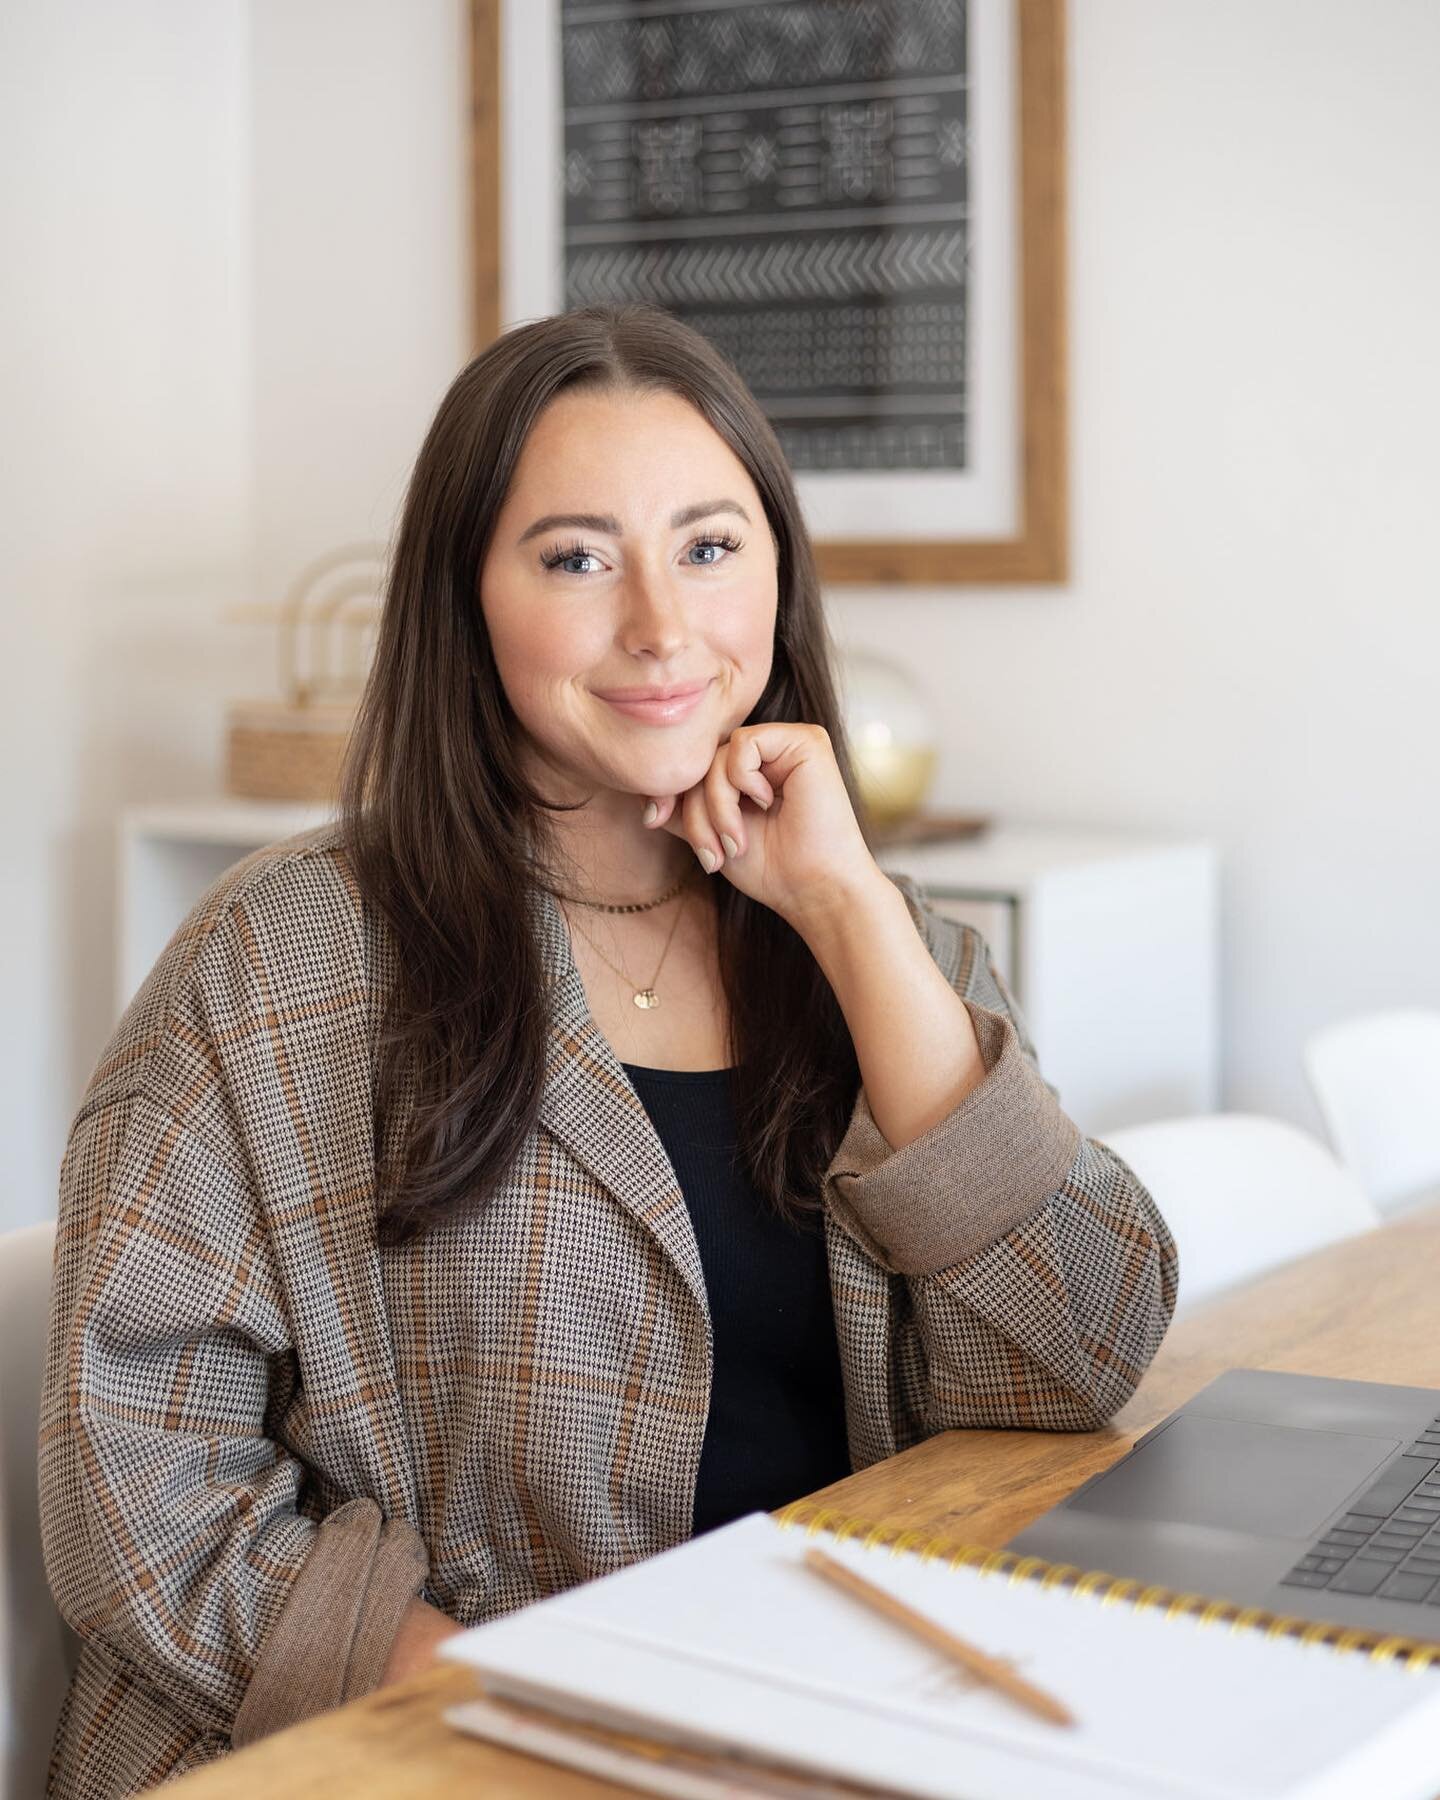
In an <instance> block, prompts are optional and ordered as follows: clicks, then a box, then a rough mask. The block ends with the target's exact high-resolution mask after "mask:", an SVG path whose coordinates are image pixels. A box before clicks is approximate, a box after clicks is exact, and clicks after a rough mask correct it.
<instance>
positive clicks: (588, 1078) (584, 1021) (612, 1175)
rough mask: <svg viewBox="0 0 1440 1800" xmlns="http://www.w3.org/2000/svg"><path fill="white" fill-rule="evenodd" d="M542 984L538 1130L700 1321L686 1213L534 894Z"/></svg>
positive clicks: (694, 1251) (542, 897)
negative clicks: (630, 1232)
mask: <svg viewBox="0 0 1440 1800" xmlns="http://www.w3.org/2000/svg"><path fill="white" fill-rule="evenodd" d="M533 906H534V918H535V924H536V928H537V932H538V936H539V940H540V948H541V955H542V957H543V959H544V967H545V975H546V980H547V982H548V984H549V1001H550V1034H549V1049H548V1054H547V1057H546V1068H545V1089H544V1093H543V1094H542V1096H541V1101H540V1123H541V1124H542V1125H543V1126H544V1127H545V1129H546V1130H547V1131H549V1132H550V1133H551V1134H552V1136H554V1137H555V1138H557V1139H558V1140H559V1141H560V1143H562V1144H563V1145H564V1146H565V1148H566V1149H567V1150H568V1151H569V1152H570V1154H571V1155H572V1156H573V1157H574V1158H575V1160H576V1161H577V1162H578V1163H579V1164H580V1165H581V1166H582V1168H584V1169H586V1170H588V1171H589V1173H590V1174H591V1175H593V1176H594V1177H595V1179H596V1180H597V1181H599V1182H601V1183H602V1184H603V1185H604V1186H605V1187H606V1188H607V1189H608V1190H609V1192H610V1193H611V1194H612V1195H613V1196H614V1198H615V1200H616V1201H617V1202H618V1204H619V1205H621V1206H622V1207H624V1209H625V1210H626V1212H628V1213H630V1214H631V1215H632V1216H633V1217H634V1218H635V1219H637V1220H638V1221H639V1223H640V1224H641V1225H642V1226H643V1227H644V1228H645V1230H646V1231H647V1232H649V1233H650V1234H651V1235H652V1236H653V1237H654V1238H655V1239H656V1241H657V1242H658V1243H659V1245H660V1248H661V1249H662V1251H663V1252H664V1253H665V1255H667V1256H668V1257H669V1258H670V1259H671V1261H672V1262H673V1263H674V1264H675V1265H676V1267H677V1268H678V1269H679V1271H680V1274H681V1275H682V1276H683V1278H684V1281H685V1284H686V1286H687V1287H688V1288H689V1289H690V1291H691V1293H692V1294H693V1295H694V1297H695V1299H696V1301H697V1302H698V1304H699V1306H700V1310H701V1311H702V1313H704V1314H705V1315H706V1316H707V1317H708V1316H709V1302H708V1300H707V1298H706V1293H705V1276H704V1272H703V1270H702V1269H701V1266H700V1252H699V1249H698V1248H697V1246H696V1243H695V1232H694V1228H693V1226H692V1225H691V1223H690V1214H689V1211H688V1209H687V1207H686V1205H685V1201H684V1197H683V1196H682V1194H681V1192H680V1183H679V1181H678V1180H677V1179H676V1175H675V1170H674V1168H673V1166H672V1164H671V1162H670V1158H669V1157H668V1156H667V1155H666V1153H665V1146H664V1145H663V1144H662V1143H661V1142H660V1138H659V1135H658V1134H657V1132H656V1130H655V1127H654V1126H653V1125H652V1124H651V1122H650V1115H649V1114H648V1113H647V1112H646V1110H645V1107H644V1103H643V1102H642V1101H641V1099H640V1096H639V1095H638V1094H637V1093H636V1092H635V1089H634V1088H633V1086H632V1085H631V1083H630V1078H629V1076H627V1075H626V1073H625V1070H624V1069H623V1068H622V1067H621V1064H620V1060H619V1058H618V1057H617V1056H616V1054H615V1052H614V1050H613V1049H612V1048H611V1045H610V1041H609V1039H608V1038H607V1037H606V1036H605V1035H604V1033H603V1032H602V1031H601V1030H600V1028H599V1027H598V1026H597V1025H596V1023H595V1021H594V1019H593V1018H592V1017H591V1014H590V1007H589V1003H588V1002H587V1000H586V998H585V984H584V983H583V982H582V981H581V979H580V972H579V970H578V969H577V968H576V967H575V957H574V953H573V951H572V949H571V944H570V933H569V930H568V929H567V927H566V924H565V920H564V918H563V916H562V914H561V912H560V908H559V906H558V905H557V903H556V901H555V899H554V896H553V895H551V894H547V893H544V892H537V893H536V894H535V895H534V896H533Z"/></svg>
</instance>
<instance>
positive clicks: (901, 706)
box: [840, 650, 937, 829]
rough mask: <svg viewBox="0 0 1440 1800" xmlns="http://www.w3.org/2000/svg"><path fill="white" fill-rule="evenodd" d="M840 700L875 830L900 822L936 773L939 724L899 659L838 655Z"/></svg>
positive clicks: (848, 653)
mask: <svg viewBox="0 0 1440 1800" xmlns="http://www.w3.org/2000/svg"><path fill="white" fill-rule="evenodd" d="M840 687H841V700H842V704H843V707H844V713H845V730H846V735H847V737H848V738H849V742H850V760H851V763H852V764H853V765H854V769H855V776H856V780H857V781H858V783H859V786H860V798H861V801H862V803H863V804H864V807H865V811H866V813H867V814H868V816H869V818H870V821H871V823H872V824H873V825H875V826H876V827H877V828H880V829H883V828H885V827H887V826H894V825H898V824H899V823H900V822H901V821H903V820H906V819H910V818H912V817H913V816H914V815H915V814H916V813H918V812H919V810H920V808H921V807H922V806H923V805H924V802H925V796H926V794H927V793H928V792H929V790H930V783H931V780H932V779H933V777H934V774H935V763H936V755H937V749H936V731H935V722H934V720H933V718H932V717H931V715H930V710H929V708H928V706H927V705H926V704H925V699H924V696H923V695H922V694H921V692H920V690H919V688H918V687H917V686H916V684H915V682H914V680H913V679H912V677H911V676H910V675H909V674H908V673H907V672H906V671H905V670H904V669H902V668H901V667H900V665H899V664H898V663H893V662H889V661H887V660H886V659H885V658H884V657H881V656H873V655H871V654H870V653H869V652H868V651H859V650H850V651H846V652H845V653H844V654H842V656H841V657H840Z"/></svg>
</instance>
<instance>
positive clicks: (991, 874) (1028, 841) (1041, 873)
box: [117, 800, 1219, 1136]
mask: <svg viewBox="0 0 1440 1800" xmlns="http://www.w3.org/2000/svg"><path fill="white" fill-rule="evenodd" d="M327 816H328V809H326V808H324V807H311V806H289V805H266V804H259V803H254V802H249V801H241V800H217V801H214V802H211V803H208V804H192V805H184V806H146V807H136V808H132V809H130V810H129V811H127V812H126V813H125V814H124V815H123V816H122V818H121V822H120V857H119V872H120V873H119V882H120V892H119V906H118V929H119V943H118V955H117V983H118V993H117V1001H118V1005H119V1007H120V1008H123V1007H124V1006H125V1005H126V1004H127V1003H128V1001H129V999H130V996H131V995H132V994H133V993H134V992H135V989H136V988H137V987H138V986H139V985H140V983H141V981H142V980H143V979H144V977H145V975H146V974H147V972H148V971H149V969H150V968H151V966H152V965H153V964H154V962H155V959H156V957H157V956H158V955H159V954H160V952H161V950H162V949H163V948H164V947H165V944H166V942H167V940H168V939H169V937H170V934H171V933H172V932H173V931H174V929H175V927H176V926H177V925H178V924H179V923H180V921H181V920H182V919H183V918H184V917H185V915H186V913H188V912H189V910H190V908H191V907H192V906H193V905H194V904H195V902H196V900H198V899H199V897H200V895H201V894H202V893H204V891H205V889H206V888H207V887H208V886H209V885H210V883H211V882H212V881H214V880H215V879H216V877H217V876H219V875H220V874H222V873H223V871H224V870H225V869H227V868H228V867H229V866H230V864H231V863H233V862H235V861H237V860H238V859H239V858H240V857H242V856H244V855H246V854H248V853H249V852H250V851H251V850H254V849H257V848H258V847H259V846H260V845H262V844H269V843H275V842H277V841H278V840H279V839H281V838H285V837H289V836H291V835H293V834H294V833H295V832H297V831H305V830H308V829H309V828H310V827H311V826H313V825H319V824H321V823H323V822H324V820H325V819H326V817H327ZM882 860H883V861H884V862H885V864H886V866H887V867H889V868H892V869H894V870H896V871H901V870H903V871H904V872H906V873H908V874H911V875H913V876H914V877H915V878H916V880H917V881H919V882H920V883H921V884H922V886H924V888H925V889H926V890H927V892H928V893H929V894H930V896H931V898H932V899H933V900H934V902H935V903H936V905H937V906H938V907H939V908H940V909H941V910H942V911H944V912H946V913H949V914H951V915H952V916H954V917H956V918H959V919H963V920H964V921H966V922H967V923H969V924H972V925H975V926H976V927H978V929H979V930H980V931H981V932H982V933H983V934H984V936H985V939H986V941H987V942H988V943H989V945H990V947H991V949H992V951H993V952H994V955H995V960H996V962H997V964H998V965H999V967H1000V969H1001V972H1002V973H1003V974H1004V976H1005V979H1006V980H1007V982H1009V984H1010V986H1011V988H1012V989H1013V991H1014V993H1015V997H1016V999H1017V1000H1018V1001H1019V1003H1020V1005H1021V1006H1022V1007H1023V1009H1024V1011H1025V1016H1026V1019H1027V1021H1028V1023H1029V1025H1030V1028H1031V1032H1032V1034H1033V1036H1034V1039H1035V1043H1036V1046H1037V1047H1038V1050H1039V1053H1040V1064H1041V1067H1042V1069H1043V1070H1044V1072H1045V1075H1046V1078H1047V1080H1049V1081H1051V1082H1053V1083H1054V1085H1055V1086H1056V1087H1057V1088H1059V1090H1060V1097H1061V1101H1062V1102H1063V1104H1064V1106H1065V1109H1066V1111H1067V1112H1068V1113H1069V1114H1070V1116H1071V1117H1072V1118H1073V1119H1074V1120H1075V1121H1076V1123H1077V1124H1078V1125H1079V1126H1080V1127H1081V1129H1082V1130H1084V1131H1086V1132H1087V1133H1089V1134H1090V1135H1092V1136H1094V1135H1099V1134H1103V1133H1104V1132H1106V1131H1114V1130H1118V1129H1120V1128H1121V1127H1122V1126H1126V1125H1135V1124H1141V1123H1143V1122H1144V1121H1146V1120H1149V1119H1156V1118H1170V1117H1175V1116H1177V1115H1181V1114H1187V1113H1201V1112H1212V1111H1214V1110H1215V1109H1216V1107H1217V1106H1218V1104H1219V896H1218V890H1219V869H1218V860H1217V857H1216V853H1215V850H1214V847H1213V846H1212V845H1210V844H1208V843H1204V842H1201V841H1196V840H1186V839H1172V838H1156V837H1150V836H1145V835H1140V834H1128V833H1118V832H1095V831H1080V830H1075V829H1072V828H1050V827H1042V826H1021V825H1004V826H997V827H995V828H993V829H992V830H990V831H989V832H987V833H986V834H985V835H984V836H982V837H979V838H974V839H970V840H965V841H962V842H959V843H951V844H930V845H923V846H907V847H905V848H903V849H897V850H894V851H892V852H890V853H889V854H888V855H886V856H884V857H883V858H882Z"/></svg>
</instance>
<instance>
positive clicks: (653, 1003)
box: [570, 884, 690, 1012]
mask: <svg viewBox="0 0 1440 1800" xmlns="http://www.w3.org/2000/svg"><path fill="white" fill-rule="evenodd" d="M682 885H683V884H682ZM689 898H690V896H689V895H688V894H686V895H685V896H684V898H683V899H682V900H681V902H680V904H679V905H678V906H677V907H676V908H675V917H674V918H673V919H672V920H671V921H670V933H669V936H668V937H667V938H666V939H665V948H664V949H663V950H662V951H661V952H660V960H659V962H658V963H656V965H655V973H654V974H653V975H652V976H651V977H650V980H649V982H648V983H647V984H646V986H644V987H642V988H637V987H636V986H635V980H634V977H633V976H631V975H629V974H627V972H626V971H625V970H624V969H622V968H619V967H618V966H617V965H616V964H615V963H613V962H611V960H610V958H609V957H608V956H607V955H606V954H605V952H604V951H603V950H602V949H601V948H600V946H599V945H598V944H597V943H596V942H595V940H594V938H592V937H591V935H590V933H589V932H588V931H584V930H581V927H580V926H579V925H578V924H577V923H576V921H575V920H574V919H572V920H571V921H570V923H571V925H572V926H574V928H575V930H576V931H579V932H580V935H581V937H583V938H584V940H585V942H586V943H587V944H588V945H589V946H590V948H591V949H592V950H593V951H594V952H595V954H596V955H597V956H598V957H599V958H600V960H601V962H603V963H604V965H605V967H606V968H607V969H613V970H614V971H615V973H616V974H617V975H618V976H619V977H620V979H621V980H622V981H623V982H624V983H625V985H626V987H628V988H629V989H631V994H630V999H631V1002H632V1004H634V1005H635V1006H638V1007H639V1008H640V1010H641V1011H642V1012H650V1011H651V1010H652V1009H653V1008H654V1007H657V1006H658V1005H659V1004H660V996H659V994H658V993H656V991H655V983H656V982H657V981H659V979H660V971H661V970H662V969H663V968H664V967H665V958H666V957H667V956H668V955H669V954H670V946H671V944H673V943H674V941H675V933H676V930H677V929H678V928H679V924H680V915H681V913H683V912H684V910H685V901H686V900H688V899H689Z"/></svg>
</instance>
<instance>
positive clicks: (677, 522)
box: [515, 500, 751, 546]
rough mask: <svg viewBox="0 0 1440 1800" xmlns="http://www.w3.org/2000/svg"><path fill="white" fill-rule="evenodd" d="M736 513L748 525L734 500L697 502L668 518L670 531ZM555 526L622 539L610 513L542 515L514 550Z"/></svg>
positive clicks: (747, 517)
mask: <svg viewBox="0 0 1440 1800" xmlns="http://www.w3.org/2000/svg"><path fill="white" fill-rule="evenodd" d="M721 512H732V513H739V515H740V517H741V518H742V519H743V520H744V521H745V523H746V524H747V525H749V524H750V523H751V518H750V515H749V513H747V512H746V510H745V508H744V507H743V506H742V505H741V504H740V502H739V501H738V500H701V501H699V502H697V503H696V504H695V505H694V506H682V507H681V508H680V510H679V512H677V513H672V514H671V516H670V529H671V530H672V531H679V530H680V529H681V528H682V527H683V526H686V525H693V524H694V523H695V521H696V520H697V519H708V518H709V517H710V515H711V514H712V513H721ZM559 525H573V526H574V527H575V528H576V529H577V530H580V531H608V532H609V534H610V536H611V537H623V536H624V532H623V530H622V529H621V525H620V521H619V520H618V519H617V518H615V517H614V516H613V515H612V514H610V513H546V515H545V517H544V518H543V519H537V520H536V521H535V523H534V524H533V525H531V526H530V527H529V528H528V529H527V530H525V531H522V532H521V534H520V536H519V537H518V538H517V539H516V540H515V542H516V544H517V546H518V545H520V544H527V543H529V541H530V539H531V538H533V537H539V535H540V533H541V532H542V531H554V530H555V528H556V527H557V526H559Z"/></svg>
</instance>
